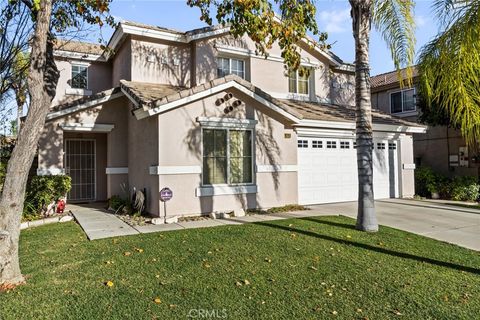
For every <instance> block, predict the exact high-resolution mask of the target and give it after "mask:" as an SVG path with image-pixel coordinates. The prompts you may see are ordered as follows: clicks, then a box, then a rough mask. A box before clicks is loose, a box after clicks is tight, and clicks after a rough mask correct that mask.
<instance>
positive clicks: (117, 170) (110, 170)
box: [105, 167, 128, 174]
mask: <svg viewBox="0 0 480 320" xmlns="http://www.w3.org/2000/svg"><path fill="white" fill-rule="evenodd" d="M105 173H106V174H127V173H128V168H127V167H110V168H105Z"/></svg>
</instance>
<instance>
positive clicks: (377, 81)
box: [370, 67, 418, 92]
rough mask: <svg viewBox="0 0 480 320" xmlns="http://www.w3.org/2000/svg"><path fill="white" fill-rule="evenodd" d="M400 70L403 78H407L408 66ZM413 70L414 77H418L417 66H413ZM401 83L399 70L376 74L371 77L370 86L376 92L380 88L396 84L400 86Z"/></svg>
mask: <svg viewBox="0 0 480 320" xmlns="http://www.w3.org/2000/svg"><path fill="white" fill-rule="evenodd" d="M400 72H401V75H402V80H405V79H406V78H407V74H406V72H407V68H403V69H401V70H400ZM412 72H413V74H412V77H413V79H415V78H416V77H418V69H417V68H416V67H413V70H412ZM399 84H400V81H399V79H398V72H397V71H390V72H386V73H381V74H379V75H376V76H373V77H371V78H370V86H371V88H372V91H374V92H376V91H380V89H385V88H390V87H396V86H399Z"/></svg>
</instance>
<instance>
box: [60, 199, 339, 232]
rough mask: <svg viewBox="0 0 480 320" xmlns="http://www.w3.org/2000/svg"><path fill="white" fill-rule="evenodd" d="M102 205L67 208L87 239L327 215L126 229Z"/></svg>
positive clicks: (310, 213)
mask: <svg viewBox="0 0 480 320" xmlns="http://www.w3.org/2000/svg"><path fill="white" fill-rule="evenodd" d="M103 206H104V204H99V203H94V204H88V205H72V204H70V205H69V208H68V209H69V210H70V211H71V212H72V214H73V216H74V217H75V220H77V222H78V224H79V225H80V226H81V227H82V229H83V231H84V232H85V234H86V235H87V238H88V239H89V240H97V239H105V238H111V237H121V236H128V235H134V234H140V233H152V232H162V231H172V230H182V229H195V228H209V227H219V226H225V225H242V224H246V223H252V222H261V221H273V220H282V219H291V218H304V217H315V216H322V215H323V216H327V215H328V216H331V215H332V214H331V213H329V214H328V213H327V214H325V213H324V212H322V210H318V209H312V210H305V211H295V212H285V213H277V214H254V215H247V216H244V217H232V218H230V219H208V220H199V221H188V222H178V223H171V224H159V225H154V224H145V225H142V226H133V227H132V226H130V225H128V224H127V223H125V222H123V221H122V220H120V219H119V218H117V217H116V216H115V215H113V214H111V213H108V212H107V211H106V210H105V209H103Z"/></svg>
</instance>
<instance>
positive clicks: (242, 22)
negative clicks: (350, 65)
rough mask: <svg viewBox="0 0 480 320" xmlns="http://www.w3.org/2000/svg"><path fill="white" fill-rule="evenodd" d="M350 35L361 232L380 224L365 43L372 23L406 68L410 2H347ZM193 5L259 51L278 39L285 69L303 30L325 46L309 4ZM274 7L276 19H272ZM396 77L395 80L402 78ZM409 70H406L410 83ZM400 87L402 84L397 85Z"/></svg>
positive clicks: (296, 61) (205, 0)
mask: <svg viewBox="0 0 480 320" xmlns="http://www.w3.org/2000/svg"><path fill="white" fill-rule="evenodd" d="M349 1H350V5H351V16H352V26H353V34H354V38H355V104H356V108H357V123H356V126H357V130H356V133H357V163H358V186H359V188H358V189H359V193H358V216H357V228H358V229H359V230H364V231H369V232H375V231H377V230H378V223H377V219H376V215H375V203H374V195H373V162H372V146H373V140H372V136H373V133H372V116H371V101H370V62H369V42H370V31H371V30H370V29H371V25H372V23H373V25H374V26H375V27H376V29H377V30H378V31H380V33H381V34H382V36H383V38H384V40H385V41H386V43H387V46H388V47H389V48H390V50H391V54H392V59H393V61H394V64H395V67H396V69H397V70H399V69H400V67H403V66H410V65H411V64H412V63H413V59H414V48H415V36H414V28H415V26H414V25H415V24H414V19H413V7H414V5H413V4H414V3H413V1H412V0H349ZM187 3H188V5H190V6H191V7H193V6H196V7H199V8H200V11H201V20H204V21H206V22H207V23H208V24H212V18H211V17H210V15H211V6H212V5H214V6H216V7H217V12H216V18H217V20H218V22H219V23H221V24H228V25H230V32H231V33H232V34H233V35H234V36H241V35H243V34H247V35H248V36H249V37H250V38H251V39H252V40H254V41H255V43H256V44H257V49H258V51H260V52H261V53H264V54H265V55H268V52H267V50H268V49H269V48H271V46H272V44H273V42H275V41H277V42H278V44H279V46H280V48H281V49H282V57H283V58H284V61H285V64H286V69H287V70H292V69H297V68H298V67H299V66H300V54H299V53H298V49H297V46H296V44H297V43H298V41H299V40H300V39H302V38H303V37H305V36H306V34H307V32H311V33H313V34H314V35H318V36H319V44H320V45H321V46H322V47H324V48H326V49H329V45H327V44H325V41H326V39H327V37H326V34H325V33H320V32H319V31H318V28H317V23H316V21H315V13H316V7H315V5H314V4H313V2H312V1H311V0H278V1H268V0H252V1H232V0H220V1H210V0H187ZM274 7H277V8H278V10H279V11H280V13H281V18H280V19H275V17H276V16H275V10H274V9H273V8H274ZM400 76H401V75H400V73H399V77H400ZM411 76H412V70H411V69H410V68H408V69H407V78H408V79H411ZM401 83H403V81H402V82H401Z"/></svg>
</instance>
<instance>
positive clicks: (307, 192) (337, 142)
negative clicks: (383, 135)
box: [298, 137, 398, 204]
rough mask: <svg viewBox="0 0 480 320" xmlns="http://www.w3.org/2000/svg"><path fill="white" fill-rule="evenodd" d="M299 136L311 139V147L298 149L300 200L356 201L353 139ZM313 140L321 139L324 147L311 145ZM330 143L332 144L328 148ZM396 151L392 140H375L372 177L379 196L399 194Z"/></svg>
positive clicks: (355, 168) (310, 202) (356, 180)
mask: <svg viewBox="0 0 480 320" xmlns="http://www.w3.org/2000/svg"><path fill="white" fill-rule="evenodd" d="M300 139H301V140H308V148H299V149H298V163H299V167H298V170H299V171H298V179H299V181H298V186H299V203H301V204H316V203H329V202H342V201H356V200H357V198H358V175H357V161H356V159H357V156H356V149H354V148H353V140H348V139H332V138H321V137H315V138H303V137H302V138H300ZM313 140H315V141H322V143H321V145H322V148H318V147H317V148H312V145H313V144H312V141H313ZM327 142H328V143H327ZM342 142H344V143H342ZM345 142H348V143H345ZM316 145H317V146H318V145H319V143H316ZM327 145H329V146H331V147H332V148H327ZM333 146H335V147H336V148H333ZM341 146H343V147H344V148H341ZM390 148H391V149H390ZM396 152H397V150H396V148H395V149H393V146H392V145H391V142H390V141H388V140H382V139H378V140H374V150H373V179H374V194H375V198H376V199H382V198H389V197H393V196H398V186H397V184H398V172H397V156H396ZM392 184H393V186H392Z"/></svg>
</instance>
